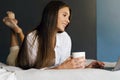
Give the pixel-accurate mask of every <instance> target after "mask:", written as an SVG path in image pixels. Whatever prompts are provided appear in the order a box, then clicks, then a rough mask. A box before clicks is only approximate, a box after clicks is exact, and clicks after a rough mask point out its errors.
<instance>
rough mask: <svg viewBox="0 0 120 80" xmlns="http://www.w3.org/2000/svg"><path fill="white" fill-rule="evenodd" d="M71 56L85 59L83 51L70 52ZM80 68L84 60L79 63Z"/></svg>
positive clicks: (83, 64)
mask: <svg viewBox="0 0 120 80" xmlns="http://www.w3.org/2000/svg"><path fill="white" fill-rule="evenodd" d="M72 57H73V58H81V59H82V60H85V52H73V53H72ZM81 66H82V68H83V69H84V68H85V62H83V63H81Z"/></svg>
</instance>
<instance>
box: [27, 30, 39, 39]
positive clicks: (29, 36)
mask: <svg viewBox="0 0 120 80" xmlns="http://www.w3.org/2000/svg"><path fill="white" fill-rule="evenodd" d="M36 33H37V31H36V30H34V31H32V32H30V33H29V34H27V36H26V39H27V41H33V40H34V39H35V38H36Z"/></svg>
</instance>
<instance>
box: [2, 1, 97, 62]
mask: <svg viewBox="0 0 120 80" xmlns="http://www.w3.org/2000/svg"><path fill="white" fill-rule="evenodd" d="M49 1H50V0H0V61H1V62H4V63H5V61H6V58H7V56H8V54H9V47H10V29H9V28H8V27H6V26H5V25H4V24H3V22H2V19H3V17H4V16H5V15H6V11H8V10H12V11H13V12H15V14H16V18H17V19H18V21H19V23H18V25H19V26H20V27H21V28H22V29H23V32H24V33H26V32H27V31H30V30H32V29H33V28H34V27H36V26H37V25H38V24H39V22H40V20H41V13H42V10H43V8H44V6H45V5H46V4H47V3H48V2H49ZM63 1H65V2H66V3H68V4H69V5H70V7H71V9H72V20H71V24H70V26H69V28H68V29H67V32H68V34H69V35H70V36H71V38H72V42H73V43H72V52H74V51H85V52H86V57H87V58H91V59H96V54H97V53H96V0H63Z"/></svg>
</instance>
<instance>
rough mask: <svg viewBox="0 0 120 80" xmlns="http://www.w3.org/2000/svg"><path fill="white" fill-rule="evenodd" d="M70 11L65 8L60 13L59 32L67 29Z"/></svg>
mask: <svg viewBox="0 0 120 80" xmlns="http://www.w3.org/2000/svg"><path fill="white" fill-rule="evenodd" d="M69 17H70V11H69V8H68V7H63V8H61V9H60V10H59V11H58V21H57V22H58V23H57V30H58V31H62V32H63V31H64V30H65V27H66V26H67V25H68V23H69V22H70V20H69Z"/></svg>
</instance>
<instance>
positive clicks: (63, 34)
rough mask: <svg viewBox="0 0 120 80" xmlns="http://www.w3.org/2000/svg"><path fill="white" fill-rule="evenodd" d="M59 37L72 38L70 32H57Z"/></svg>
mask: <svg viewBox="0 0 120 80" xmlns="http://www.w3.org/2000/svg"><path fill="white" fill-rule="evenodd" d="M57 37H59V38H64V39H65V38H70V36H69V34H68V33H67V32H65V31H64V32H62V33H57Z"/></svg>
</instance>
